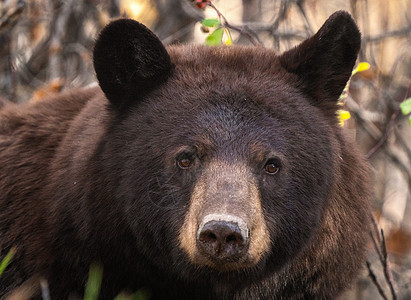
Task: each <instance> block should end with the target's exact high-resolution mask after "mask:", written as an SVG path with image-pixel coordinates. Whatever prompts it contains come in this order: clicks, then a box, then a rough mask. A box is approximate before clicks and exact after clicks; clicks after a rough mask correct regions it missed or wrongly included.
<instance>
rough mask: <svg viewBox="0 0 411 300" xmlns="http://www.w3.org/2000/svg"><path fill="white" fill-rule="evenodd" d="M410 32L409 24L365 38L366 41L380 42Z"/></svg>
mask: <svg viewBox="0 0 411 300" xmlns="http://www.w3.org/2000/svg"><path fill="white" fill-rule="evenodd" d="M410 33H411V26H407V27H404V28H401V29H397V30H392V31H387V32H384V33H381V34H378V35H375V36H365V37H364V38H363V40H364V41H365V42H380V41H381V40H384V39H386V38H392V37H399V36H407V35H409V34H410Z"/></svg>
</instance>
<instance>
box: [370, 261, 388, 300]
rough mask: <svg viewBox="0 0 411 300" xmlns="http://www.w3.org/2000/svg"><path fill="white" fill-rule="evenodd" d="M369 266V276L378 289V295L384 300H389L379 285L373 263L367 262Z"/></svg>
mask: <svg viewBox="0 0 411 300" xmlns="http://www.w3.org/2000/svg"><path fill="white" fill-rule="evenodd" d="M366 264H367V269H368V276H369V277H370V278H371V281H372V282H373V283H374V285H375V286H376V287H377V290H378V293H379V294H380V295H381V297H382V298H383V299H384V300H388V298H387V296H386V295H385V293H384V290H383V288H382V287H381V285H380V284H379V283H378V280H377V276H375V274H374V272H373V271H372V269H371V263H370V262H369V261H368V260H367V261H366Z"/></svg>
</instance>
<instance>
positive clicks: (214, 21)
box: [201, 19, 221, 27]
mask: <svg viewBox="0 0 411 300" xmlns="http://www.w3.org/2000/svg"><path fill="white" fill-rule="evenodd" d="M201 24H202V25H203V26H205V27H217V26H220V25H221V23H220V21H219V20H217V19H204V20H202V21H201Z"/></svg>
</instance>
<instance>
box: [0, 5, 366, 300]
mask: <svg viewBox="0 0 411 300" xmlns="http://www.w3.org/2000/svg"><path fill="white" fill-rule="evenodd" d="M359 47H360V34H359V31H358V29H357V27H356V25H355V23H354V22H353V20H352V19H351V17H350V16H349V15H348V14H347V13H345V12H337V13H335V14H334V15H332V16H331V17H330V18H329V19H328V20H327V21H326V23H325V24H324V25H323V27H322V28H321V29H320V30H319V31H318V33H317V34H316V35H314V36H313V37H311V38H310V39H308V40H306V41H305V42H303V43H302V44H301V45H299V46H297V47H296V48H294V49H291V50H289V51H287V52H285V53H284V54H282V55H277V54H276V53H274V52H273V51H272V50H270V49H264V48H250V47H215V48H209V47H205V46H170V47H168V48H165V47H164V46H163V45H162V44H161V42H160V41H159V40H158V38H157V37H156V36H155V35H154V34H153V33H151V31H149V30H148V29H147V28H146V27H144V26H143V25H141V24H140V23H138V22H135V21H132V20H124V19H123V20H117V21H114V22H112V23H111V24H109V25H108V26H107V27H106V28H105V29H104V30H103V31H102V33H101V35H100V37H99V38H98V40H97V42H96V45H95V49H94V65H95V70H96V75H97V78H98V80H99V84H100V87H101V90H102V91H103V93H104V95H103V93H101V91H100V90H98V89H96V90H92V91H91V92H88V93H89V94H90V95H91V96H90V95H87V97H86V96H85V95H84V94H82V93H79V94H74V95H72V96H70V97H68V96H62V98H61V99H60V100H59V101H60V104H59V105H60V106H64V103H65V102H64V101H66V102H67V100H65V99H66V98H70V101H73V102H74V103H76V101H78V103H79V105H78V106H79V108H78V109H77V108H76V109H77V110H78V111H77V112H76V113H74V115H70V116H68V113H65V114H66V115H67V120H65V121H62V123H64V125H65V128H67V129H66V130H65V131H63V132H61V133H59V136H57V137H55V136H53V141H54V143H55V144H54V145H48V144H47V150H48V151H52V153H51V154H50V155H48V156H45V158H43V157H41V160H42V163H43V164H46V165H50V168H49V169H47V171H45V175H44V177H45V178H46V180H45V181H46V182H45V184H44V186H43V185H41V186H38V185H37V186H33V187H32V190H30V191H29V195H33V196H36V199H40V200H39V202H38V203H39V204H36V205H35V206H36V209H38V210H36V211H37V214H39V216H37V218H34V219H36V220H37V223H41V224H42V225H41V226H44V228H42V230H41V232H40V233H39V232H35V230H34V229H33V230H29V229H27V228H28V227H29V226H25V228H26V227H27V228H26V229H25V230H26V232H25V233H24V234H25V235H27V236H30V237H31V236H35V237H33V239H34V240H36V241H38V240H41V241H42V242H41V243H36V245H37V246H38V245H39V244H40V245H41V247H39V249H34V246H32V248H33V249H31V250H30V251H29V253H31V254H32V255H33V256H35V257H36V253H37V254H39V253H41V255H40V254H39V255H38V256H39V257H42V258H44V261H41V259H37V260H36V264H35V267H34V266H33V265H32V266H30V270H31V271H30V272H32V274H33V273H40V274H44V276H45V277H46V278H48V279H49V281H50V283H49V286H50V288H51V289H52V290H51V292H52V295H54V297H57V296H61V297H66V296H67V295H68V294H69V293H70V292H71V291H73V290H76V291H78V292H79V293H81V288H82V284H83V283H84V280H85V277H86V276H87V268H88V266H89V264H90V263H91V262H93V261H100V262H101V263H102V264H103V265H104V268H105V280H106V281H104V282H103V296H104V297H107V298H110V297H114V296H115V295H116V293H118V292H119V291H121V290H122V289H124V288H128V289H131V290H135V289H137V288H140V287H144V286H145V287H148V288H150V289H151V290H152V291H153V293H154V298H164V297H168V298H181V297H183V298H184V297H185V298H191V299H193V298H196V297H197V298H198V297H200V298H201V299H206V298H229V299H231V298H234V299H235V298H238V299H242V298H247V297H249V298H250V297H251V298H259V297H260V298H273V299H276V298H281V297H294V298H299V297H300V298H302V297H314V298H319V297H323V298H327V297H331V296H333V295H335V294H336V293H337V292H339V291H340V290H341V289H342V288H344V287H345V286H346V285H347V284H348V283H349V282H350V281H351V280H352V278H353V276H354V275H355V274H356V273H357V272H358V270H359V268H360V265H361V262H362V261H363V259H364V253H365V244H366V236H367V234H368V227H367V224H368V214H369V204H368V202H369V186H368V179H367V175H366V164H365V162H364V161H363V160H362V158H361V156H360V155H359V154H358V153H357V151H356V150H355V147H353V145H352V144H351V143H350V142H348V141H346V139H345V137H344V135H343V133H342V132H341V129H340V128H339V126H338V121H337V118H336V110H337V100H338V97H339V95H340V94H341V92H342V90H343V88H344V86H345V84H346V82H347V80H348V79H349V77H350V74H351V70H352V68H353V66H354V63H355V60H356V56H357V53H358V50H359ZM93 95H94V96H93ZM64 97H65V98H64ZM63 98H64V99H63ZM86 98H87V99H86ZM61 101H62V102H61ZM61 103H63V104H61ZM80 103H81V105H80ZM53 105H54V106H53ZM44 107H47V109H50V107H57V104H53V102H49V103H45V102H43V101H42V103H41V104H38V105H37V106H35V108H34V110H36V109H37V110H38V112H39V115H40V116H42V115H43V114H44V112H43V111H42V110H44ZM70 107H76V106H75V105H73V106H70ZM13 109H14V108H13ZM31 109H32V111H33V108H31ZM76 109H74V108H73V111H76ZM71 113H73V112H71ZM19 114H20V115H21V112H20V113H19ZM4 120H5V119H4ZM2 122H6V121H2ZM33 122H35V121H33ZM37 122H40V120H37ZM4 127H6V126H4ZM51 128H53V127H52V126H51ZM50 131H52V130H51V129H50ZM53 134H56V133H54V132H53V133H51V132H50V136H51V135H53ZM11 135H12V134H11ZM29 138H30V137H29ZM19 143H20V146H21V147H20V148H19V149H24V139H22V141H20V142H19ZM20 151H22V150H20ZM14 152H16V151H14ZM42 153H44V151H43V152H42ZM4 157H5V156H4ZM36 157H37V156H36V155H30V159H32V160H35V159H36ZM0 158H1V156H0ZM45 160H47V161H45ZM10 161H11V160H10ZM25 176H29V175H25ZM0 188H2V189H3V190H8V189H11V188H13V187H12V186H11V184H9V183H7V181H0ZM5 197H7V196H5ZM14 198H16V197H14ZM4 199H5V200H4ZM4 199H2V198H0V205H3V204H2V203H7V201H10V199H8V198H4ZM13 201H17V202H18V203H20V204H21V206H24V207H28V208H27V209H28V210H29V209H30V207H31V206H33V203H31V204H30V202H28V200H27V197H21V199H15V200H13ZM37 206H38V207H39V208H37ZM0 208H1V206H0ZM44 211H47V212H48V214H43V212H44ZM40 214H41V216H40ZM31 215H34V216H35V215H36V213H31ZM39 220H41V221H39ZM33 222H34V221H33ZM37 223H36V224H37ZM10 240H16V239H15V238H14V239H13V238H11V239H10ZM25 240H30V238H25ZM6 246H8V247H9V246H10V245H6ZM27 247H30V245H28V246H27ZM0 248H1V247H0ZM33 253H34V254H33ZM44 253H47V255H49V257H47V255H46V254H44ZM353 253H356V255H355V256H354V257H353ZM32 269H34V270H32ZM28 273H29V272H28ZM62 273H64V274H65V276H64V277H65V278H70V280H67V282H66V281H65V282H60V281H59V280H57V279H56V278H61V276H62V275H61V274H62ZM73 274H76V275H73ZM29 275H30V274H28V275H27V276H29ZM0 280H1V278H0ZM0 282H1V281H0ZM56 295H57V296H56Z"/></svg>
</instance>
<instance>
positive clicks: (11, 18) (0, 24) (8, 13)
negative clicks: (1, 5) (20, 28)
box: [0, 1, 26, 32]
mask: <svg viewBox="0 0 411 300" xmlns="http://www.w3.org/2000/svg"><path fill="white" fill-rule="evenodd" d="M25 6H26V2H25V1H16V3H15V4H14V5H13V6H12V7H6V8H5V12H3V11H0V13H1V16H0V32H1V31H2V30H4V29H6V28H7V27H11V26H12V25H13V23H14V22H16V21H17V19H18V18H19V16H20V15H21V13H22V12H23V10H24V7H25Z"/></svg>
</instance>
